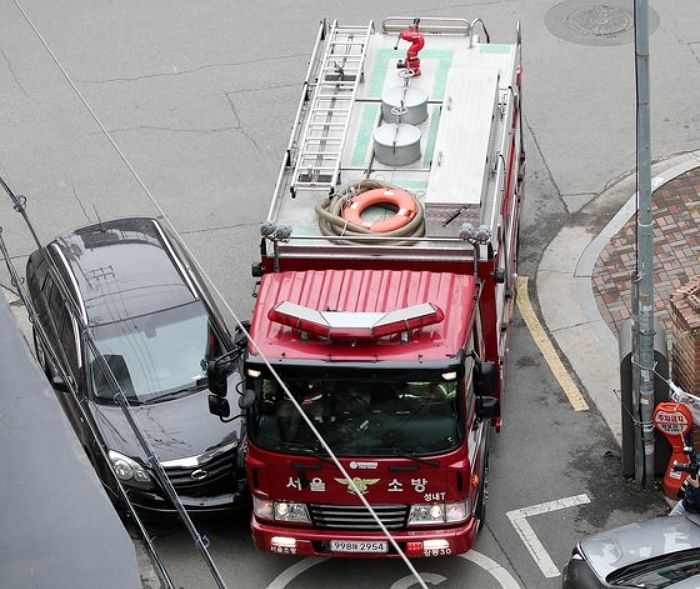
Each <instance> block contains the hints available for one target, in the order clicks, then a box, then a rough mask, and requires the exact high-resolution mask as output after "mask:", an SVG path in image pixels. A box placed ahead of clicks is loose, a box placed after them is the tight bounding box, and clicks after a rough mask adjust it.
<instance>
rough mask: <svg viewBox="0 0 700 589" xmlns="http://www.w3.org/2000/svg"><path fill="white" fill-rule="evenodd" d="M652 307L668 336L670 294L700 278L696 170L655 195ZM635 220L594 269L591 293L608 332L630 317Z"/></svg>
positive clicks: (699, 177)
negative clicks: (693, 278) (697, 277)
mask: <svg viewBox="0 0 700 589" xmlns="http://www.w3.org/2000/svg"><path fill="white" fill-rule="evenodd" d="M652 216H653V219H654V302H655V307H656V316H657V317H658V318H659V319H662V320H663V322H664V325H665V327H666V330H667V333H668V334H670V333H671V319H670V303H671V294H672V293H673V292H675V291H676V289H678V288H679V287H681V286H683V285H685V284H686V283H687V282H688V281H689V280H690V279H691V278H692V277H693V276H700V167H698V168H694V169H692V170H690V171H688V172H686V173H685V174H681V175H680V176H678V177H676V178H674V179H673V180H671V181H670V182H667V183H666V184H664V185H663V186H661V187H659V188H658V189H656V190H655V191H654V194H653V196H652ZM635 224H636V220H635V218H634V217H632V219H630V220H629V221H628V222H627V224H626V225H625V226H624V227H623V228H622V229H621V230H620V232H619V233H617V235H615V237H613V238H612V239H611V240H610V243H609V244H608V245H607V246H606V247H605V249H604V250H603V251H602V252H601V254H600V256H599V257H598V260H597V261H596V264H595V267H594V269H593V292H594V294H595V298H596V302H597V303H598V308H599V310H600V313H601V315H602V317H603V319H605V321H606V322H607V323H608V325H609V326H610V328H611V329H612V330H613V332H615V333H618V330H619V326H620V323H621V322H622V321H624V320H625V319H628V318H629V316H630V310H631V304H630V300H631V292H630V276H631V275H632V273H633V272H634V267H635V253H634V249H635V248H634V242H635Z"/></svg>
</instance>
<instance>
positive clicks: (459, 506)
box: [408, 499, 469, 526]
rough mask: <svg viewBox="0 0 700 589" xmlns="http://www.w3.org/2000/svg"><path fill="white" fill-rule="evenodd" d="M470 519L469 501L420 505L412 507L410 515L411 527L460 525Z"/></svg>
mask: <svg viewBox="0 0 700 589" xmlns="http://www.w3.org/2000/svg"><path fill="white" fill-rule="evenodd" d="M468 517H469V500H468V499H462V500H461V501H452V502H450V503H419V504H416V505H411V511H410V512H409V514H408V525H409V526H429V525H432V524H444V523H458V522H463V521H464V520H466V519H467V518H468Z"/></svg>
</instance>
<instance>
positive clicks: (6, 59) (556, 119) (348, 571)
mask: <svg viewBox="0 0 700 589" xmlns="http://www.w3.org/2000/svg"><path fill="white" fill-rule="evenodd" d="M604 4H605V5H606V6H608V7H613V8H616V9H617V10H618V11H617V12H615V13H614V14H612V16H614V17H615V18H611V19H608V21H607V22H608V26H609V27H615V26H617V27H618V28H619V27H622V29H625V27H626V28H627V29H629V16H630V10H631V6H632V1H631V0H626V1H623V0H606V2H605V3H604ZM602 5H603V3H602V2H599V3H596V2H595V0H572V1H571V2H569V3H561V4H559V3H557V2H556V1H550V0H545V1H539V0H538V1H534V0H519V1H518V0H515V1H510V0H506V1H494V2H488V1H485V2H473V3H460V4H451V3H447V2H438V1H426V2H415V1H409V2H406V1H402V2H399V1H384V2H381V3H377V2H371V1H369V0H357V1H355V2H352V3H350V2H339V1H326V2H319V1H308V2H303V3H302V2H294V3H290V2H282V1H279V0H276V1H265V2H258V3H243V2H239V1H232V2H221V1H217V2H214V1H212V2H207V3H202V2H193V1H189V0H171V1H168V2H165V1H163V0H153V1H151V2H136V1H134V0H124V1H120V2H114V1H112V0H90V1H88V0H71V1H68V0H57V1H54V2H50V3H45V2H39V0H24V1H22V6H24V7H25V9H26V10H27V12H28V13H29V15H30V17H31V18H32V19H33V20H34V21H35V23H36V25H37V26H38V28H39V29H40V31H41V32H42V34H43V35H44V36H45V38H46V40H47V42H48V43H49V44H50V45H51V47H52V48H53V50H54V51H55V53H56V54H57V56H58V57H59V58H60V59H61V60H62V62H63V63H64V65H65V67H66V69H67V70H68V72H69V73H70V74H71V76H72V77H73V79H74V80H75V81H76V84H77V86H78V88H79V89H80V90H81V92H83V93H84V95H85V97H86V99H87V100H88V101H89V102H90V104H91V105H92V107H93V108H94V109H95V111H96V112H97V113H98V114H99V116H100V117H101V119H102V120H103V121H104V122H105V124H106V126H107V128H108V129H110V130H111V131H112V133H113V135H114V137H115V139H116V140H117V142H118V143H119V145H120V146H121V147H122V149H123V151H124V153H125V154H126V155H127V157H128V158H129V160H130V161H131V162H132V163H133V165H134V167H135V168H136V169H137V170H138V172H139V173H140V174H141V176H142V178H143V180H144V182H145V183H146V185H147V186H148V187H149V188H150V190H151V191H152V192H153V194H154V195H155V196H156V198H157V199H158V201H159V202H160V204H161V206H162V207H163V209H164V210H165V211H166V212H167V214H168V215H169V216H170V217H171V218H172V220H173V222H174V224H175V226H176V227H177V228H178V229H179V230H180V233H181V234H182V236H183V238H184V239H185V240H186V241H187V243H188V244H189V245H190V247H191V248H192V249H193V251H194V253H195V254H196V255H197V256H198V258H199V260H200V261H201V262H202V264H203V265H204V267H205V268H206V269H207V271H208V272H209V273H210V275H211V277H212V279H213V280H214V282H215V283H216V284H217V285H218V286H219V288H220V289H221V290H222V292H223V294H224V296H225V297H226V299H227V300H228V301H229V302H230V303H231V304H232V305H233V307H234V309H235V310H236V312H237V313H239V314H240V315H242V316H246V315H247V314H248V313H249V312H250V309H251V306H252V298H251V296H250V294H251V291H252V288H253V281H252V279H251V278H250V277H249V264H250V263H251V262H252V261H254V260H255V259H256V255H257V250H256V247H257V235H258V228H257V227H258V223H259V222H260V220H261V219H263V218H264V217H265V215H266V212H267V207H268V203H269V198H270V194H271V191H272V188H273V186H274V182H275V177H276V173H277V170H278V167H279V163H280V159H281V156H282V153H283V150H284V148H285V147H286V144H287V141H288V135H289V127H290V125H291V122H292V119H293V116H294V110H295V107H296V103H297V99H298V92H299V89H300V85H301V82H302V80H303V77H304V74H305V71H306V64H307V59H308V55H309V52H310V50H311V47H312V45H313V36H314V34H315V32H316V29H317V26H318V22H319V20H320V19H321V18H322V17H329V18H338V19H339V20H340V21H341V22H347V23H352V24H358V23H365V22H367V21H368V20H369V19H371V18H375V19H381V18H382V17H383V16H387V15H392V14H409V15H413V14H422V15H445V16H466V17H469V18H473V17H476V16H480V17H481V18H483V19H484V21H485V23H486V25H487V27H488V29H489V33H490V34H491V37H492V38H493V39H494V40H512V39H513V38H514V35H515V23H516V21H518V20H520V21H521V22H522V27H523V59H524V65H525V82H524V83H525V94H524V111H525V123H526V137H525V139H526V149H527V152H528V164H527V166H528V168H527V170H528V171H527V187H526V191H527V194H526V203H525V209H524V219H523V223H524V224H523V231H522V235H523V244H522V250H521V251H522V255H521V264H520V270H521V273H522V274H526V275H530V276H534V274H535V270H536V268H537V265H538V262H539V260H540V256H541V253H542V251H543V249H544V248H545V247H546V245H547V244H548V243H549V242H550V241H551V239H552V238H553V237H554V235H556V234H557V232H558V231H559V229H560V228H561V227H562V226H565V225H566V226H584V227H586V228H587V229H588V230H590V231H592V232H594V231H595V229H596V228H598V227H600V226H602V225H603V224H604V223H605V221H606V219H607V216H608V213H609V214H612V213H614V210H610V211H608V210H607V209H606V207H605V203H600V202H596V205H598V206H596V207H595V210H596V211H602V214H600V213H597V214H596V215H591V214H589V212H588V211H589V210H590V207H589V206H588V205H589V204H590V203H592V202H593V201H595V200H596V199H597V197H598V195H600V194H601V193H602V192H603V191H604V189H605V188H607V187H608V186H609V185H610V184H612V183H614V182H615V181H616V180H617V179H618V178H620V177H623V176H625V175H627V174H629V173H630V171H631V170H632V169H633V166H634V85H633V72H634V67H633V66H634V50H633V46H632V45H631V44H630V41H631V36H630V33H629V30H620V31H618V33H616V34H612V35H610V34H605V30H604V29H605V27H603V29H598V30H597V32H591V30H592V29H591V22H590V21H586V15H587V14H588V16H590V15H591V13H590V12H586V7H589V8H590V7H592V6H602ZM651 5H652V7H653V8H654V10H655V14H656V15H657V16H658V23H657V24H658V26H657V25H656V24H655V25H654V27H653V28H654V33H653V36H652V40H651V52H652V113H653V124H652V134H653V149H652V156H653V158H654V159H664V158H666V157H668V156H670V155H672V154H677V153H681V152H684V151H689V150H692V149H696V148H697V147H698V145H697V137H698V135H700V133H699V132H698V131H700V129H699V127H700V105H699V104H698V103H697V99H696V96H697V95H698V90H700V88H699V87H698V86H700V82H699V80H700V76H699V75H698V73H699V72H698V69H699V68H700V62H699V59H700V32H698V31H700V27H698V24H700V16H698V8H697V4H696V3H695V2H693V1H691V0H676V1H675V2H673V3H662V2H651ZM597 10H602V9H601V8H598V9H597ZM654 22H656V21H654ZM599 26H600V23H599ZM587 27H588V30H589V33H585V31H586V30H587ZM582 31H584V32H582ZM0 50H1V51H0V133H1V134H2V141H0V173H1V174H2V175H3V177H4V178H5V179H6V180H7V181H8V182H9V183H10V184H11V186H13V188H14V189H15V190H16V191H17V192H21V193H24V194H26V195H28V197H29V212H30V215H31V216H32V218H33V220H34V221H35V223H36V226H37V229H38V232H39V235H40V236H41V237H42V239H45V240H47V239H49V238H51V237H52V236H54V235H56V234H57V233H60V232H63V231H66V230H69V229H71V228H73V227H76V226H78V225H81V224H84V223H86V222H94V221H96V220H97V219H98V217H99V218H103V219H106V218H109V217H112V216H116V215H127V214H154V213H155V211H154V209H153V207H152V205H151V204H150V203H149V202H148V200H147V199H146V197H145V196H144V194H143V193H142V192H141V190H140V188H139V187H138V185H137V184H136V182H135V181H134V179H133V178H132V177H131V176H130V174H129V172H128V170H127V169H126V167H125V166H124V164H123V163H122V162H121V161H120V159H119V158H118V157H117V155H116V153H115V152H114V150H113V148H112V147H111V146H110V145H109V143H108V142H107V141H106V140H105V138H104V137H103V136H102V135H101V134H100V133H99V130H98V128H97V127H96V126H95V124H94V122H93V121H92V120H91V119H90V117H89V115H88V113H87V111H86V110H85V109H84V107H83V106H82V105H81V103H80V102H79V101H78V99H77V98H76V96H75V95H74V94H73V92H72V91H71V89H70V87H69V86H68V85H67V84H66V82H65V81H64V79H63V78H62V76H61V74H60V72H59V70H58V69H57V67H56V66H55V64H53V62H52V61H51V60H50V58H49V56H48V55H47V54H46V52H45V51H44V50H43V48H42V47H41V45H40V44H39V42H38V40H37V39H36V37H35V36H34V34H33V33H32V31H31V30H30V29H29V28H28V26H27V23H26V22H25V20H24V19H23V18H22V16H21V14H20V13H19V12H18V10H17V8H16V6H15V4H14V2H13V1H11V0H2V1H1V2H0ZM0 224H1V225H2V226H3V228H4V235H5V237H6V238H7V240H8V246H9V248H10V250H11V252H12V255H13V257H16V260H15V261H16V262H17V263H18V265H20V266H23V264H24V262H25V258H26V255H27V254H28V253H29V252H30V251H31V242H30V239H29V235H28V234H27V232H26V231H25V230H24V228H23V227H22V225H21V223H20V220H19V217H18V216H17V215H16V214H15V213H13V212H12V210H11V207H10V206H9V203H8V202H7V201H3V200H2V199H0ZM0 283H2V284H7V278H6V273H5V272H4V268H3V269H1V270H0ZM533 292H534V291H533ZM531 294H532V293H531ZM508 371H509V374H510V379H509V391H508V398H507V406H506V411H507V415H506V424H505V428H504V430H503V432H502V434H500V435H499V436H498V437H496V439H495V442H494V445H493V447H492V452H493V454H492V463H491V486H490V491H491V492H490V501H489V504H488V524H487V527H486V529H485V530H484V532H483V533H482V535H481V537H480V538H479V541H478V543H477V546H476V550H477V553H475V554H473V555H472V556H473V559H472V560H465V559H462V558H457V557H455V558H450V559H444V560H425V561H419V562H418V569H419V570H420V571H422V572H426V573H430V574H431V575H436V576H432V577H427V578H426V579H427V580H430V581H431V582H432V583H433V584H434V585H439V586H440V587H445V588H447V587H451V586H455V587H456V586H460V587H463V586H471V587H477V588H481V587H483V588H486V589H487V588H490V587H498V586H499V583H500V585H501V586H504V587H507V588H508V589H510V587H515V586H520V587H527V588H540V587H542V588H546V589H548V588H554V587H557V586H558V584H559V582H560V581H559V579H558V578H557V577H556V576H552V577H547V576H545V573H546V571H550V572H549V574H553V573H551V566H552V565H549V564H548V563H547V561H546V558H545V557H544V555H545V554H546V556H547V557H548V558H549V559H551V563H553V566H554V567H555V568H559V567H560V566H561V565H562V564H563V563H564V562H565V560H566V558H567V555H568V553H569V551H570V549H571V547H572V546H573V544H574V543H575V540H576V538H577V537H579V536H580V535H581V534H585V533H589V532H592V531H595V530H599V529H603V528H605V527H609V526H612V525H617V524H620V523H623V522H626V521H631V520H635V519H640V518H642V517H645V516H647V515H653V514H656V513H659V512H661V511H662V509H663V506H662V503H661V502H660V501H659V500H658V496H657V495H654V496H650V495H648V494H644V493H641V492H640V491H638V490H637V489H636V488H635V486H634V485H633V484H630V483H627V482H626V481H624V480H623V479H622V478H621V477H620V474H619V460H618V457H617V456H618V452H619V450H618V448H617V446H616V444H615V442H614V439H613V438H612V435H611V434H610V432H609V430H608V429H607V428H606V426H605V424H604V423H603V421H602V419H601V418H600V415H599V414H598V413H597V412H596V410H595V408H593V409H592V410H591V411H589V412H583V413H574V412H573V411H572V410H571V408H570V407H569V406H568V402H567V401H566V399H565V397H564V396H563V394H562V392H561V390H560V387H559V385H558V383H557V382H556V381H555V380H554V378H553V377H552V375H551V373H550V372H549V369H548V368H547V367H546V365H545V364H544V362H543V361H542V358H541V356H540V353H539V350H538V349H537V348H536V347H535V346H534V344H533V342H532V340H531V338H530V335H529V334H528V331H527V330H526V328H525V327H524V325H523V324H522V322H521V321H520V320H519V317H517V316H516V321H515V324H514V329H513V337H512V342H511V354H510V358H509V364H508ZM584 495H585V499H584V498H583V496H584ZM572 497H573V498H577V499H572V500H570V502H573V503H576V502H579V503H580V504H579V505H574V506H570V507H565V505H567V503H566V502H564V503H561V501H560V500H562V499H567V498H572ZM586 500H587V501H588V502H586ZM557 501H559V503H553V502H557ZM540 505H544V507H542V508H540V509H539V510H537V511H541V512H542V513H540V514H539V515H532V516H531V517H527V518H523V517H522V516H523V515H524V514H525V513H526V512H525V511H518V510H525V509H526V508H528V507H530V506H540ZM557 507H561V508H560V509H559V508H557ZM508 513H510V517H509V516H508ZM523 520H525V522H526V523H527V524H529V525H530V527H531V528H532V530H533V532H534V533H535V535H536V537H537V538H538V539H539V541H540V544H541V549H540V547H537V549H536V550H534V554H535V556H536V557H537V558H538V559H539V563H540V564H539V565H538V564H537V563H536V561H535V558H534V557H533V554H531V553H530V552H529V551H528V550H527V549H526V547H525V545H524V543H523V541H522V540H521V537H520V535H519V534H518V533H517V532H516V526H515V525H514V523H513V522H514V521H516V522H517V524H518V525H519V526H520V527H521V530H522V529H523V527H522V526H523ZM200 523H201V525H202V529H203V531H204V532H205V533H206V534H207V535H208V537H209V538H210V539H211V550H212V553H213V554H214V557H215V559H216V561H217V564H218V565H219V567H220V568H221V570H222V573H223V575H224V577H225V579H226V580H227V582H228V583H229V586H230V587H256V588H257V587H268V586H270V585H271V584H272V583H273V582H274V581H275V579H276V578H277V577H278V576H279V575H282V574H285V571H287V575H288V576H287V577H286V578H283V579H282V580H280V582H279V583H278V584H277V585H272V586H273V587H277V588H279V587H282V586H287V587H321V586H324V587H325V586H327V585H329V584H330V583H333V585H334V586H337V587H345V586H353V587H355V586H357V585H363V586H367V587H387V588H389V587H393V588H394V589H399V588H400V587H409V586H410V582H409V581H408V580H402V579H404V577H405V575H407V574H408V571H407V570H406V569H405V567H403V566H402V565H401V564H400V563H398V562H386V561H382V562H369V563H368V562H366V561H332V562H320V563H317V564H314V566H312V567H310V568H308V569H306V570H304V571H302V572H301V573H300V574H299V575H298V576H296V577H294V578H292V573H293V572H295V571H299V570H300V569H302V568H303V567H304V566H306V564H309V563H308V562H307V561H302V562H304V564H300V565H296V563H297V560H296V559H293V558H291V557H277V556H271V555H265V554H261V553H258V552H256V551H255V549H254V548H253V547H252V544H251V542H250V540H249V536H248V531H247V524H246V522H245V521H244V520H242V519H240V518H239V519H237V520H236V519H233V520H229V519H218V520H216V521H204V522H200ZM157 534H158V538H159V540H158V544H159V546H160V548H161V549H162V553H163V555H164V557H165V559H166V562H167V563H168V566H169V568H170V569H171V570H172V574H173V576H174V578H175V579H176V581H177V583H178V585H179V586H182V587H187V588H200V587H202V588H204V587H209V586H212V587H213V586H214V585H213V583H211V582H209V580H208V577H207V574H206V572H205V569H204V568H203V567H202V566H201V564H200V563H199V558H198V556H197V555H196V552H195V550H194V548H193V547H192V546H191V545H190V543H189V541H188V539H187V537H186V536H185V534H184V532H182V531H180V530H179V529H178V528H177V527H174V526H169V525H160V526H158V529H157ZM542 551H544V552H542ZM478 555H482V556H483V558H481V559H480V558H479V556H478ZM486 559H490V560H486ZM475 560H476V562H475ZM494 563H495V564H494ZM543 563H544V564H543ZM496 565H497V566H496ZM540 565H543V566H540ZM290 567H296V568H293V569H292V570H291V572H289V569H290ZM494 567H495V568H494ZM499 567H500V568H499ZM487 569H488V570H487ZM489 570H490V571H491V572H488V571H489ZM494 571H496V573H497V574H498V575H501V576H500V577H499V578H500V579H501V581H499V580H498V579H497V578H496V577H495V576H494ZM443 577H444V580H443ZM282 581H288V583H287V584H286V585H284V584H283V583H282ZM510 582H514V583H517V585H507V584H506V585H504V584H503V583H510Z"/></svg>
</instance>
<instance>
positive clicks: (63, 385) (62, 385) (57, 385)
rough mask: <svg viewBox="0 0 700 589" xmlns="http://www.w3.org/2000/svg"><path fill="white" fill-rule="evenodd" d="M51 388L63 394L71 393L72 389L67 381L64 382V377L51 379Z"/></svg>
mask: <svg viewBox="0 0 700 589" xmlns="http://www.w3.org/2000/svg"><path fill="white" fill-rule="evenodd" d="M51 386H52V387H53V388H54V390H56V391H59V392H61V393H69V392H70V387H69V386H68V383H67V382H66V381H65V380H63V377H61V376H53V377H51Z"/></svg>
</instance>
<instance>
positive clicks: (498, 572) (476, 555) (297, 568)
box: [266, 550, 520, 589]
mask: <svg viewBox="0 0 700 589" xmlns="http://www.w3.org/2000/svg"><path fill="white" fill-rule="evenodd" d="M459 556H460V557H461V558H463V559H464V560H468V561H469V562H471V563H472V564H475V565H476V566H478V567H479V568H481V569H483V570H485V571H486V572H487V573H488V574H489V575H491V576H492V577H493V578H494V580H495V581H496V582H498V587H500V589H520V585H519V584H518V582H517V581H516V580H515V579H514V578H513V576H512V575H511V574H510V573H509V572H508V571H507V570H506V569H504V568H503V567H502V566H501V565H500V564H498V563H497V562H496V561H495V560H493V559H492V558H489V557H488V556H486V555H485V554H482V553H481V552H477V551H476V550H470V551H469V552H467V553H465V554H460V555H459ZM327 560H329V559H328V558H317V557H314V556H309V557H307V558H305V559H304V560H300V561H299V562H297V563H295V564H293V565H292V566H291V567H289V568H288V569H285V570H283V571H282V572H281V573H280V574H279V575H277V577H275V578H274V579H273V580H272V582H271V583H270V584H269V585H268V586H267V587H266V589H285V587H287V585H288V584H289V583H291V582H292V581H293V580H294V579H296V578H297V577H298V576H299V575H302V574H303V573H305V572H306V571H307V570H309V569H310V568H311V567H314V566H316V565H317V564H322V563H324V562H326V561H327ZM418 574H419V575H420V576H421V578H422V579H423V580H424V581H425V582H426V583H431V584H432V585H438V584H440V583H443V582H444V581H446V580H447V578H446V577H444V576H442V575H439V574H437V573H426V572H419V573H418ZM415 582H416V579H415V577H414V576H413V575H406V576H405V577H402V578H401V579H398V580H397V581H395V582H394V583H393V584H392V585H391V587H390V589H403V588H404V587H410V586H411V585H413V584H415ZM492 587H496V585H492Z"/></svg>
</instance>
